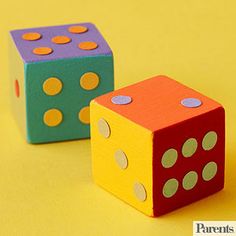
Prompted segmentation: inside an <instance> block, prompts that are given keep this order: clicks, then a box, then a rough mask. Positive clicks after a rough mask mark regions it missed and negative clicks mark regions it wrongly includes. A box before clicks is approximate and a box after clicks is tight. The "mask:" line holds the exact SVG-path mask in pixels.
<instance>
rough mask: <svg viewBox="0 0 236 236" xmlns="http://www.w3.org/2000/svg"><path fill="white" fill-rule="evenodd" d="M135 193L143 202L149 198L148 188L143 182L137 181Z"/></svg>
mask: <svg viewBox="0 0 236 236" xmlns="http://www.w3.org/2000/svg"><path fill="white" fill-rule="evenodd" d="M134 194H135V196H136V197H137V199H138V200H139V201H141V202H144V201H145V200H146V199H147V192H146V189H145V187H144V186H143V185H142V184H141V183H138V182H137V183H135V184H134Z"/></svg>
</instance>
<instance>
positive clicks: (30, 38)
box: [22, 32, 42, 41]
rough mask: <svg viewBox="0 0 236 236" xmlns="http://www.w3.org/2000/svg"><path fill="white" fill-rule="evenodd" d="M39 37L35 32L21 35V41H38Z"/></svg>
mask: <svg viewBox="0 0 236 236" xmlns="http://www.w3.org/2000/svg"><path fill="white" fill-rule="evenodd" d="M41 37H42V35H41V34H40V33H37V32H29V33H25V34H23V35H22V39H24V40H28V41H35V40H39V39H40V38H41Z"/></svg>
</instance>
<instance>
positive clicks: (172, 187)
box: [162, 178, 179, 198]
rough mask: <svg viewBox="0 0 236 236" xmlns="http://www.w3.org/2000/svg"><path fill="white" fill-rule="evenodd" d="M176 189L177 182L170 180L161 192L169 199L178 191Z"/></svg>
mask: <svg viewBox="0 0 236 236" xmlns="http://www.w3.org/2000/svg"><path fill="white" fill-rule="evenodd" d="M178 187H179V182H178V180H177V179H174V178H172V179H169V180H167V181H166V183H165V184H164V187H163V190H162V193H163V195H164V197H166V198H170V197H172V196H174V195H175V193H176V192H177V190H178Z"/></svg>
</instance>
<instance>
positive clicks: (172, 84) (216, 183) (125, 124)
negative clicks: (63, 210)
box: [90, 76, 225, 217]
mask: <svg viewBox="0 0 236 236" xmlns="http://www.w3.org/2000/svg"><path fill="white" fill-rule="evenodd" d="M90 107H91V147H92V169H93V176H94V180H95V182H96V183H97V184H98V185H100V186H101V187H103V188H104V189H106V190H107V191H110V192H111V193H112V194H113V195H115V196H117V197H118V198H120V199H122V200H123V201H125V202H127V203H128V204H130V205H131V206H133V207H134V208H136V209H138V210H139V211H141V212H143V213H145V214H146V215H148V216H153V217H156V216H160V215H162V214H165V213H168V212H170V211H172V210H174V209H177V208H179V207H182V206H185V205H187V204H190V203H192V202H194V201H197V200H199V199H202V198H204V197H207V196H209V195H211V194H213V193H215V192H217V191H219V190H221V189H222V188H223V187H224V163H225V151H224V149H225V112H224V108H223V107H222V106H221V105H220V104H219V103H217V102H215V101H213V100H212V99H210V98H208V97H206V96H204V95H202V94H200V93H198V92H196V91H194V90H192V89H190V88H188V87H186V86H184V85H182V84H180V83H178V82H177V81H175V80H172V79H170V78H168V77H166V76H156V77H153V78H151V79H147V80H145V81H142V82H139V83H137V84H134V85H130V86H128V87H125V88H121V89H119V90H117V91H113V92H110V93H108V94H105V95H102V96H99V97H97V98H95V99H94V100H92V101H91V103H90Z"/></svg>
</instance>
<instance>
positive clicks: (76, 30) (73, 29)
mask: <svg viewBox="0 0 236 236" xmlns="http://www.w3.org/2000/svg"><path fill="white" fill-rule="evenodd" d="M68 31H69V32H70V33H72V34H82V33H85V32H87V31H88V28H87V27H85V26H82V25H74V26H70V27H69V28H68Z"/></svg>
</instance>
